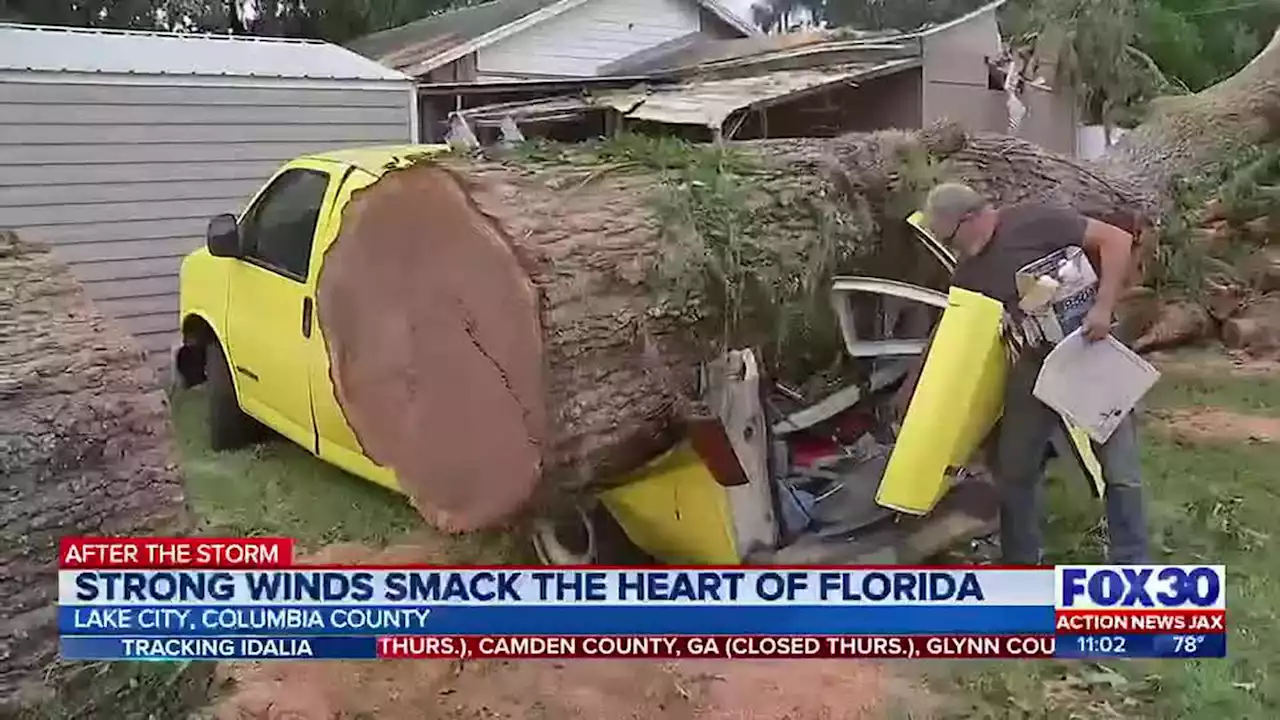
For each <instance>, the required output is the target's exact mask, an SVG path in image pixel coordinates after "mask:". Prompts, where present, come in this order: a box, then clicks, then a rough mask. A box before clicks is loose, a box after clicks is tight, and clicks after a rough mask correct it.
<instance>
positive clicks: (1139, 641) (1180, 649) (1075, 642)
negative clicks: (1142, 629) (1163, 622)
mask: <svg viewBox="0 0 1280 720" xmlns="http://www.w3.org/2000/svg"><path fill="white" fill-rule="evenodd" d="M1054 656H1055V657H1060V658H1078V659H1090V660H1097V659H1101V658H1221V657H1226V656H1227V635H1226V633H1211V634H1200V635H1193V634H1181V635H1105V634H1104V635H1059V636H1058V639H1057V643H1056V645H1055V648H1054Z"/></svg>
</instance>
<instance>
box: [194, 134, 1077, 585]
mask: <svg viewBox="0 0 1280 720" xmlns="http://www.w3.org/2000/svg"><path fill="white" fill-rule="evenodd" d="M441 150H443V148H439V147H434V146H431V147H423V146H405V147H377V148H363V149H352V150H341V151H335V152H329V153H321V154H315V155H308V156H306V157H301V158H298V159H296V160H293V161H291V162H289V163H287V164H285V165H284V166H283V167H282V168H280V170H279V171H278V172H277V173H276V174H275V175H274V176H273V177H272V178H271V179H270V180H269V181H268V182H267V183H266V185H265V186H264V187H263V188H262V189H261V190H260V191H259V192H258V193H257V195H256V196H255V197H254V198H253V199H252V200H251V201H250V202H249V204H248V206H247V208H245V209H244V211H243V212H242V213H240V214H239V215H238V216H234V215H219V216H217V217H214V218H213V219H212V220H211V221H210V222H209V227H208V236H207V242H206V246H205V247H203V248H201V249H199V250H196V251H194V252H192V253H191V254H190V255H189V256H188V257H187V258H186V259H185V260H184V261H183V264H182V269H181V284H180V292H181V301H180V313H181V327H182V344H181V346H180V347H179V348H178V350H177V352H176V355H175V364H176V371H177V374H178V376H179V377H180V378H181V380H182V381H183V383H184V384H185V385H186V386H195V385H202V384H203V385H206V386H207V391H206V395H207V397H208V403H209V434H210V441H211V443H212V445H213V447H214V448H215V449H218V450H224V449H231V448H235V447H239V446H242V445H245V444H248V443H251V442H254V441H257V440H259V439H261V438H263V437H264V436H265V434H266V430H267V429H269V430H271V431H275V432H276V433H278V434H280V435H283V436H284V437H286V438H288V439H289V440H291V441H293V442H295V443H297V444H298V445H300V446H302V447H304V448H306V449H307V450H309V451H310V452H312V453H314V454H315V455H316V456H317V457H319V458H320V459H321V460H323V461H325V462H329V463H331V464H333V465H336V466H338V467H340V468H343V469H345V470H347V471H348V472H350V473H352V474H354V475H356V476H358V477H360V478H363V479H365V480H369V481H372V482H375V483H378V484H380V485H384V486H386V487H388V488H390V489H392V490H399V487H398V485H397V482H396V478H395V476H394V473H392V472H391V471H390V470H388V469H387V468H384V467H381V466H379V465H377V464H376V463H374V462H373V461H371V460H370V459H369V458H368V457H367V456H366V455H365V453H364V451H363V450H362V449H361V447H360V443H359V442H358V441H357V440H356V437H355V435H354V434H353V432H352V430H351V428H350V426H349V425H348V424H347V421H346V419H345V418H344V417H343V413H342V410H341V407H340V405H339V404H338V402H337V399H336V395H335V391H334V387H333V384H332V382H331V380H330V372H329V355H328V352H327V350H326V346H325V343H324V338H323V336H322V334H321V332H320V327H319V324H318V323H317V322H316V319H315V288H316V278H317V277H318V276H319V274H320V268H321V266H322V264H323V263H324V262H325V257H326V251H327V250H328V249H329V247H330V245H331V244H332V243H333V242H334V239H335V238H336V237H337V234H338V228H339V224H340V222H341V218H342V212H343V209H344V208H345V207H346V205H347V203H348V202H349V201H350V199H351V196H352V193H354V192H355V191H357V190H359V189H360V188H363V187H366V186H368V185H370V184H372V183H374V182H376V181H377V180H378V178H379V177H380V176H381V175H383V174H384V173H385V172H386V171H387V169H388V168H392V167H397V166H400V165H402V164H403V163H404V161H405V160H406V159H407V158H411V157H418V156H421V155H423V154H424V153H431V152H437V151H441ZM920 239H921V241H922V242H924V243H925V244H926V247H928V248H929V250H930V252H931V253H932V255H933V256H934V257H935V258H937V260H938V261H939V262H940V263H942V265H943V267H945V268H947V269H950V268H951V267H952V266H953V265H954V262H955V259H954V257H952V256H950V255H949V253H948V252H947V250H946V249H945V248H942V247H941V246H940V245H938V244H937V243H935V242H933V241H932V239H931V238H929V237H928V236H927V234H926V233H923V231H922V232H921V234H920ZM831 299H832V302H833V303H834V306H835V309H836V312H837V315H838V317H839V318H840V322H841V330H842V331H843V333H844V337H845V341H846V347H847V350H848V352H849V353H850V354H851V355H852V356H853V357H854V358H856V359H857V360H859V361H861V362H864V363H866V364H867V366H869V367H870V369H871V372H870V373H869V377H870V380H869V381H868V382H865V383H863V384H861V385H857V386H852V387H849V388H845V389H844V390H842V391H840V392H839V393H835V394H834V395H832V396H830V397H827V398H823V399H822V400H821V401H819V402H811V401H802V400H801V399H798V398H796V399H793V400H792V401H791V405H790V406H789V407H783V408H778V407H773V406H772V404H771V403H766V402H764V401H763V400H762V397H765V396H767V395H768V394H769V393H766V392H761V390H762V388H761V387H760V383H761V382H763V381H762V380H761V378H762V377H763V374H762V373H761V371H760V370H761V369H760V368H759V367H758V366H757V364H756V358H755V356H754V354H753V353H751V352H750V351H749V350H737V351H733V352H730V353H728V354H727V355H726V356H725V357H724V358H722V359H721V361H719V362H718V363H713V364H711V365H710V366H709V374H708V375H707V377H708V378H709V381H708V382H707V383H705V392H706V393H707V396H708V399H709V404H710V406H711V407H714V408H717V417H716V418H715V419H714V420H715V423H716V424H717V425H718V426H719V427H720V428H722V429H723V430H725V432H724V433H723V434H722V435H719V436H720V437H724V438H728V439H729V444H730V445H731V446H732V447H731V450H732V453H731V455H732V456H733V457H734V458H736V463H737V465H738V469H739V470H741V472H735V473H732V475H733V476H734V477H733V478H730V479H726V475H725V473H724V472H723V471H719V470H717V469H716V468H715V467H713V466H714V463H713V462H710V461H709V459H708V453H707V451H706V448H704V447H702V446H700V445H699V444H698V443H697V442H686V443H685V444H682V445H680V446H678V447H676V448H675V449H673V450H672V451H671V452H669V453H668V454H666V455H664V456H662V457H660V458H657V459H656V460H654V461H653V462H652V463H651V464H650V465H648V466H647V467H645V468H642V469H641V470H640V471H638V472H637V473H636V476H635V477H634V478H631V482H627V483H623V484H621V485H620V486H619V487H618V488H617V489H614V490H610V491H608V492H606V493H604V494H603V495H602V496H600V497H599V498H596V500H599V501H600V502H599V503H595V504H594V509H584V510H582V511H581V512H577V513H570V515H571V516H572V517H569V518H554V519H547V520H546V521H543V522H539V523H535V532H534V538H533V541H534V546H535V548H537V550H538V553H539V555H540V556H541V557H542V558H543V559H544V560H545V561H547V562H572V563H587V562H597V561H614V560H616V557H615V556H614V553H616V552H617V551H618V546H619V545H625V546H626V550H625V552H627V553H631V552H632V551H635V552H636V553H638V554H640V555H642V556H646V557H652V558H656V559H658V560H661V561H665V562H672V563H694V564H703V563H711V564H736V563H744V562H752V563H754V562H786V563H815V562H816V563H859V562H863V563H865V562H873V561H874V562H886V563H894V562H918V561H920V560H922V559H924V557H925V556H927V555H929V554H931V553H932V552H934V551H937V550H939V549H941V548H942V547H945V546H946V545H947V544H949V543H951V542H954V541H955V540H958V539H960V538H961V537H964V536H972V535H978V534H982V533H986V532H990V531H991V530H993V529H994V527H995V521H996V516H995V513H996V511H995V501H994V497H993V493H992V491H991V484H990V482H989V475H988V474H987V473H986V472H985V470H984V469H983V467H982V465H981V461H980V453H979V447H980V446H981V444H982V443H983V440H984V439H985V438H986V437H987V435H988V434H989V431H990V430H991V428H992V427H993V425H994V424H995V422H996V420H997V419H998V417H999V413H1000V402H1001V400H1000V398H1001V388H1002V384H1003V377H1004V372H1005V368H1006V366H1007V358H1006V352H1005V347H1004V343H1003V342H1002V338H1001V323H1002V318H1003V312H1002V310H1001V308H1000V305H999V304H998V303H996V302H995V301H994V300H991V299H989V298H985V297H983V296H981V295H976V294H974V293H969V292H967V291H964V290H958V289H953V290H952V291H951V292H950V293H949V294H947V293H942V292H939V291H937V290H932V289H928V288H923V287H918V286H914V285H909V284H906V283H902V282H897V281H894V280H887V279H880V278H866V277H844V278H837V279H836V281H835V283H834V286H833V288H832V295H831ZM868 313H869V314H870V319H871V321H872V322H871V323H870V326H871V327H873V328H874V330H873V331H872V332H871V334H870V336H868V337H862V336H860V335H859V332H858V330H859V328H862V329H864V334H865V328H866V327H868V323H867V322H866V320H867V318H868ZM907 316H914V317H916V318H918V319H919V318H923V322H917V323H915V325H916V330H917V332H916V334H915V335H914V336H910V337H904V336H902V335H901V331H900V330H897V329H896V328H899V327H901V323H899V322H898V320H899V319H901V318H903V317H907ZM939 322H940V323H941V325H940V326H939V327H938V332H937V335H936V338H935V340H934V343H933V345H932V349H931V350H930V352H929V358H928V362H927V363H926V365H925V367H924V370H923V372H922V374H921V377H920V381H919V384H918V386H917V390H916V393H915V395H914V396H913V399H912V402H911V405H910V408H909V409H908V412H907V414H906V416H905V418H904V421H903V423H902V426H901V428H900V429H899V428H895V427H892V426H891V425H890V424H889V423H888V422H886V421H884V420H883V419H882V418H883V415H882V414H879V412H878V408H879V407H881V406H883V401H884V399H885V398H886V396H887V395H889V394H891V393H892V390H893V388H894V387H895V386H896V385H897V384H898V383H900V382H901V379H902V378H903V376H904V375H905V374H906V372H907V369H908V365H909V364H910V363H911V362H912V358H913V356H918V355H919V354H920V353H921V352H923V350H924V348H925V341H924V339H923V338H924V337H926V336H927V335H928V334H929V331H930V329H931V328H932V327H933V326H934V324H936V323H939ZM850 413H854V414H861V417H863V418H864V419H869V422H870V423H871V425H872V426H873V427H871V431H869V432H866V433H864V434H863V435H862V437H860V438H859V439H858V441H857V443H852V442H851V443H846V444H839V445H838V446H836V447H834V448H829V449H828V450H829V451H828V452H827V454H826V455H821V453H819V456H818V457H814V456H813V453H812V448H811V447H810V448H809V449H810V453H809V455H810V456H809V457H808V459H807V460H806V461H805V462H807V463H808V464H807V465H806V464H803V463H800V462H798V461H797V459H796V458H795V457H791V456H792V455H796V454H797V453H798V452H799V450H798V448H801V447H802V446H804V442H803V441H804V440H805V438H806V437H807V438H808V439H809V440H812V439H813V438H815V437H817V438H819V439H821V438H822V437H823V436H824V435H827V436H829V435H830V432H831V427H832V426H833V423H838V422H839V421H841V419H842V418H845V419H847V418H848V416H849V414H850ZM811 444H812V443H811ZM1069 446H1070V447H1075V446H1078V447H1085V448H1087V443H1083V444H1074V445H1073V444H1069ZM721 449H722V450H723V449H724V448H721ZM1073 454H1075V455H1076V456H1077V458H1078V459H1082V458H1084V456H1083V455H1080V454H1078V453H1073ZM1085 454H1086V455H1087V449H1086V451H1085ZM801 465H803V467H801ZM1085 466H1086V467H1087V468H1088V467H1096V466H1095V464H1094V463H1085ZM601 508H603V509H604V510H607V512H602V511H600V509H601Z"/></svg>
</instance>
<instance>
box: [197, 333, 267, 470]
mask: <svg viewBox="0 0 1280 720" xmlns="http://www.w3.org/2000/svg"><path fill="white" fill-rule="evenodd" d="M205 357H206V358H207V360H206V362H207V364H208V365H207V367H206V375H207V376H208V393H209V446H210V447H212V448H213V449H214V450H215V451H223V450H236V449H238V448H242V447H245V446H246V445H251V444H253V443H254V442H256V441H257V440H260V439H261V438H262V436H263V432H262V426H261V425H260V424H259V423H258V421H257V420H254V419H253V418H251V417H249V416H248V415H246V414H245V412H244V411H243V410H241V409H240V401H239V400H237V399H236V386H235V383H234V382H232V379H231V368H230V367H229V366H228V365H227V356H226V353H224V352H223V351H222V346H221V345H219V344H218V341H217V340H213V341H211V342H210V343H209V345H208V347H207V348H206V350H205Z"/></svg>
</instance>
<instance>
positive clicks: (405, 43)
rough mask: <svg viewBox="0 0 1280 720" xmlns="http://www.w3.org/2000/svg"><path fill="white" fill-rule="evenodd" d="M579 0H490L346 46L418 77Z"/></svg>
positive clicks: (715, 1)
mask: <svg viewBox="0 0 1280 720" xmlns="http://www.w3.org/2000/svg"><path fill="white" fill-rule="evenodd" d="M689 1H690V2H694V3H697V4H698V5H700V6H702V7H703V8H705V9H706V10H707V11H708V12H711V13H713V14H715V15H716V16H717V17H719V18H720V19H721V20H723V21H724V22H726V23H727V24H729V25H730V26H732V27H734V28H737V29H738V30H740V31H742V32H743V34H747V35H750V34H755V33H756V32H757V31H756V30H755V28H753V27H752V26H751V25H750V24H749V23H747V22H746V21H745V20H743V19H742V18H740V17H738V16H737V15H735V14H734V13H733V12H731V11H729V10H728V9H727V8H725V7H724V5H722V4H721V3H720V2H719V0H689ZM584 2H589V0H490V1H489V2H485V3H482V4H480V5H473V6H470V7H464V8H459V9H456V10H450V11H447V12H443V13H437V14H435V15H429V16H427V17H425V18H423V19H421V20H416V21H414V22H411V23H408V24H405V25H401V26H399V27H394V28H390V29H388V30H383V31H381V32H376V33H373V34H371V35H366V36H364V37H362V38H358V39H356V40H353V41H352V42H350V43H348V47H349V48H350V49H352V50H354V51H356V52H358V53H360V54H361V55H364V56H365V57H367V58H371V59H373V60H377V61H378V62H380V63H382V64H384V65H387V66H389V67H393V68H395V69H397V70H401V71H404V72H407V73H409V74H411V75H422V74H424V73H426V72H428V71H430V70H433V69H435V68H437V67H440V66H441V65H445V64H448V63H450V62H453V61H454V60H456V59H458V58H459V57H462V56H463V55H466V54H468V53H471V52H474V51H475V50H478V49H480V48H482V47H484V46H486V45H489V44H491V43H494V42H497V41H498V40H501V39H502V38H504V37H507V36H508V35H511V34H514V33H515V32H518V31H519V30H521V29H523V28H525V27H528V26H531V25H534V24H536V23H538V22H541V21H543V20H546V19H550V18H552V17H554V16H556V15H559V14H560V13H562V12H564V11H566V10H571V9H573V8H575V7H577V6H579V5H581V4H583V3H584Z"/></svg>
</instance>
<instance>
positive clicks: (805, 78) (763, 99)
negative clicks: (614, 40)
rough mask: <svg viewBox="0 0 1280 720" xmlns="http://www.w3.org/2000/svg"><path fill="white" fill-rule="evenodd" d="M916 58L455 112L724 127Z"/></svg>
mask: <svg viewBox="0 0 1280 720" xmlns="http://www.w3.org/2000/svg"><path fill="white" fill-rule="evenodd" d="M919 64H920V61H919V59H918V58H899V59H893V60H887V61H883V62H871V63H855V64H850V65H842V66H832V67H820V68H804V69H795V70H778V71H774V72H770V73H763V74H757V75H750V76H745V77H735V78H720V79H693V80H688V81H685V82H682V83H677V84H671V85H654V86H641V87H636V88H631V89H627V90H605V91H599V92H594V91H589V92H588V93H587V94H586V95H583V96H574V97H558V98H548V99H542V100H534V101H530V102H514V103H502V104H499V105H488V106H484V107H478V108H470V109H467V110H462V111H460V112H458V113H456V115H458V116H460V117H462V118H464V119H465V120H467V121H468V122H470V123H473V124H475V125H479V126H496V125H499V124H500V123H501V122H502V120H503V118H506V117H510V118H512V119H513V120H515V121H516V122H517V123H519V122H531V121H532V122H537V121H549V120H560V119H566V118H569V117H573V116H576V115H580V114H582V113H583V112H586V111H588V110H592V109H600V108H611V109H613V110H616V111H617V112H618V113H620V114H621V115H622V116H623V117H626V118H630V119H635V120H649V121H653V122H660V123H667V124H671V125H697V126H701V127H709V128H712V129H715V130H719V129H721V128H722V127H723V126H724V124H725V122H726V121H727V120H728V119H729V117H730V116H731V115H733V114H734V113H736V112H738V111H744V110H751V109H758V108H762V107H769V106H772V105H777V104H779V103H783V102H787V101H790V100H794V99H796V98H799V97H801V96H804V95H807V94H810V93H814V92H820V91H823V90H826V89H829V88H832V87H836V86H838V85H845V84H856V83H858V82H862V81H866V80H870V79H872V78H875V77H881V76H884V75H891V74H893V73H897V72H901V71H903V70H907V69H910V68H914V67H918V66H919Z"/></svg>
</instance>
